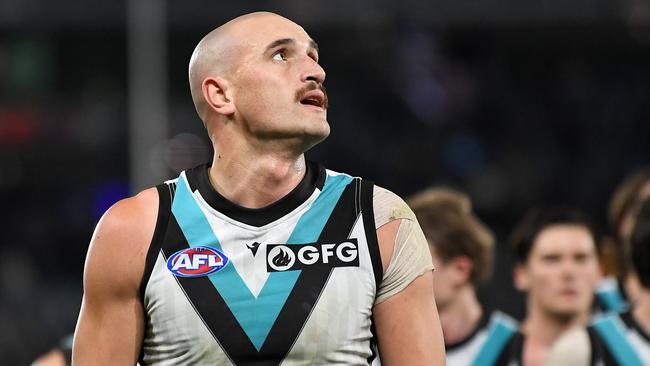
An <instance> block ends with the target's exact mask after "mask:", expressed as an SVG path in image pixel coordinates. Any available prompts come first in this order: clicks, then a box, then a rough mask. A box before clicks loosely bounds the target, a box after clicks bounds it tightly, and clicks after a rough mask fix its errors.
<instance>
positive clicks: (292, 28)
mask: <svg viewBox="0 0 650 366" xmlns="http://www.w3.org/2000/svg"><path fill="white" fill-rule="evenodd" d="M235 31H236V35H235V36H236V37H239V38H238V39H239V40H240V46H241V47H240V50H239V51H240V52H239V56H240V57H238V60H237V61H236V62H237V64H236V67H235V70H236V71H235V73H234V75H233V76H232V77H231V80H232V86H233V94H232V95H233V99H234V104H235V107H236V114H237V115H238V117H239V120H240V121H241V123H242V126H243V129H244V131H245V133H248V134H250V135H251V136H252V137H254V138H258V139H260V140H266V139H269V138H270V139H280V140H282V139H287V140H295V141H300V142H301V143H302V144H304V145H305V147H306V149H308V148H309V147H311V146H313V145H315V144H317V143H318V142H320V141H322V140H323V139H325V138H326V137H327V136H328V135H329V124H328V122H327V96H326V94H325V90H324V89H323V87H322V85H323V82H324V80H325V71H324V70H323V68H322V67H321V66H320V65H319V64H318V57H319V56H318V49H317V46H316V43H315V42H314V41H313V40H312V39H311V38H310V37H309V35H308V34H307V33H306V32H305V31H304V30H303V29H302V28H301V27H300V26H298V25H297V24H295V23H293V22H291V21H289V20H287V19H284V18H282V17H279V16H275V15H266V16H261V17H259V18H256V19H254V20H246V21H243V22H242V24H240V25H238V28H237V29H236V30H235Z"/></svg>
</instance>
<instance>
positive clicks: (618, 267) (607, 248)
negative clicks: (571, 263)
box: [596, 168, 650, 311]
mask: <svg viewBox="0 0 650 366" xmlns="http://www.w3.org/2000/svg"><path fill="white" fill-rule="evenodd" d="M648 197H650V169H649V168H645V169H640V170H638V171H636V172H634V173H633V174H631V175H630V176H629V177H627V178H626V179H625V180H624V181H623V182H621V184H620V185H619V186H618V187H617V188H616V191H615V192H614V194H613V195H612V199H611V201H610V204H609V212H608V222H609V227H610V234H611V236H608V237H607V238H606V239H605V240H604V242H603V250H602V253H601V261H600V262H601V266H602V269H603V274H604V277H603V279H602V280H601V282H600V284H599V285H598V288H597V290H596V296H597V299H598V304H599V306H600V307H601V309H602V310H604V311H624V310H627V309H629V306H630V303H633V302H634V301H635V299H636V295H637V293H638V292H639V290H640V283H639V280H638V279H637V277H636V275H635V274H634V271H633V269H632V264H631V263H630V261H629V253H628V252H629V245H628V240H629V237H630V234H631V232H632V225H633V218H634V215H635V213H636V212H637V211H638V209H639V204H640V202H642V201H643V200H644V199H646V198H648Z"/></svg>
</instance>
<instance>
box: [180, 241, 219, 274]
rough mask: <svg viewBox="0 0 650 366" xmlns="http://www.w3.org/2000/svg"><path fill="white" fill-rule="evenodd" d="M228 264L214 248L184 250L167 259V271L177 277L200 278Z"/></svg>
mask: <svg viewBox="0 0 650 366" xmlns="http://www.w3.org/2000/svg"><path fill="white" fill-rule="evenodd" d="M228 262H229V260H228V257H226V255H225V254H223V253H221V252H220V251H218V250H216V249H214V248H210V247H195V248H186V249H183V250H179V251H178V252H176V253H174V254H172V256H171V257H169V259H167V269H169V271H170V272H172V273H173V274H174V275H176V276H179V277H201V276H207V275H209V274H211V273H214V272H217V271H220V270H222V269H223V268H224V267H225V266H226V265H227V264H228Z"/></svg>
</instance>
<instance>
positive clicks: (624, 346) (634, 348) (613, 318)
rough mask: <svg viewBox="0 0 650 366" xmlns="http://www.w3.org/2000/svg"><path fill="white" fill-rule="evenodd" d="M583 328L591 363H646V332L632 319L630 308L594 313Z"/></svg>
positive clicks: (649, 357) (649, 356)
mask: <svg viewBox="0 0 650 366" xmlns="http://www.w3.org/2000/svg"><path fill="white" fill-rule="evenodd" d="M587 332H588V334H589V339H590V341H591V351H592V356H591V359H592V365H596V366H601V365H603V366H618V365H624V366H642V365H650V335H649V334H647V333H646V332H645V331H644V330H643V329H642V328H641V326H640V325H639V324H638V323H637V322H636V321H635V320H634V317H632V313H631V312H629V311H628V312H624V313H620V314H614V313H610V314H606V315H601V316H597V317H595V319H594V320H593V322H592V324H591V325H590V326H589V327H588V328H587Z"/></svg>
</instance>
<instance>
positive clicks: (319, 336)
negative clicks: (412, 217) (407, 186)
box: [139, 162, 382, 365]
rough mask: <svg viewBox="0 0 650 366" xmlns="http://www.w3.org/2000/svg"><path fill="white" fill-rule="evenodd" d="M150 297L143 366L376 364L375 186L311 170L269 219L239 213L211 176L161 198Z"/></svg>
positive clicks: (200, 175)
mask: <svg viewBox="0 0 650 366" xmlns="http://www.w3.org/2000/svg"><path fill="white" fill-rule="evenodd" d="M157 189H158V192H159V197H160V205H159V213H158V220H157V224H156V229H155V233H154V236H153V240H152V243H151V246H150V248H149V251H148V254H147V260H146V268H145V275H144V278H143V282H142V287H141V293H142V301H143V305H144V310H145V335H144V340H143V343H142V349H141V355H140V360H139V362H140V364H141V365H231V364H235V365H319V364H328V365H331V364H341V365H344V364H345V365H361V364H364V365H367V364H368V363H369V362H370V361H371V360H372V358H373V357H374V355H373V349H375V340H374V339H375V338H374V327H373V323H372V307H373V304H374V301H375V296H376V292H377V288H378V286H379V282H380V281H381V278H382V267H381V258H380V255H379V247H378V243H377V236H376V228H375V224H374V218H373V207H372V195H373V185H372V183H370V182H368V181H364V180H362V179H360V178H353V177H351V176H349V175H345V174H339V173H335V172H332V171H329V170H326V169H324V168H323V167H322V166H320V165H318V164H315V163H311V162H308V167H307V173H306V175H305V178H304V179H303V180H302V181H301V183H300V184H299V185H298V186H297V187H296V188H295V189H294V190H293V191H292V192H291V193H289V194H288V195H287V196H285V197H284V198H282V199H281V200H280V201H278V202H276V203H274V204H272V205H270V206H268V207H265V208H261V209H247V208H243V207H240V206H237V205H235V204H233V203H231V202H229V201H228V200H226V199H225V198H223V197H222V196H220V195H219V194H218V193H217V192H216V191H215V190H214V189H213V188H212V185H211V184H210V181H209V177H208V166H206V165H203V166H199V167H197V168H194V169H191V170H187V171H185V172H183V173H181V175H180V176H179V177H178V178H177V179H176V180H174V181H170V182H166V184H164V185H160V186H158V187H157Z"/></svg>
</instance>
